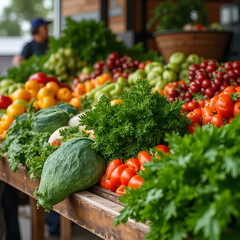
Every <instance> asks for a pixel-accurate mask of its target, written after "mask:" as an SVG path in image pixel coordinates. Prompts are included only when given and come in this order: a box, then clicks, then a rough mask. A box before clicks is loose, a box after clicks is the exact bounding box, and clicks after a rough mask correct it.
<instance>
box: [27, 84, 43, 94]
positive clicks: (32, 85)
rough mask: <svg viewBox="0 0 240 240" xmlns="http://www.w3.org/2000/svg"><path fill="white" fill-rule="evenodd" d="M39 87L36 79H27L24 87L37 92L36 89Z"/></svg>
mask: <svg viewBox="0 0 240 240" xmlns="http://www.w3.org/2000/svg"><path fill="white" fill-rule="evenodd" d="M40 88H41V86H40V84H39V83H38V82H36V81H27V82H26V83H25V89H26V90H34V91H36V92H38V90H39V89H40Z"/></svg>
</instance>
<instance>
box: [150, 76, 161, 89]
mask: <svg viewBox="0 0 240 240" xmlns="http://www.w3.org/2000/svg"><path fill="white" fill-rule="evenodd" d="M162 81H163V79H162V76H158V77H156V78H153V79H152V80H149V81H148V83H149V86H150V87H151V88H153V87H155V86H156V84H157V83H161V82H162Z"/></svg>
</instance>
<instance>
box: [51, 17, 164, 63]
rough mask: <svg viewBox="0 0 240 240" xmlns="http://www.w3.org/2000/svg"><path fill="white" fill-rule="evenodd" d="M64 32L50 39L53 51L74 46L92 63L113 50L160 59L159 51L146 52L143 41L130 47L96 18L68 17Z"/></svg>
mask: <svg viewBox="0 0 240 240" xmlns="http://www.w3.org/2000/svg"><path fill="white" fill-rule="evenodd" d="M63 33H64V34H63V37H61V38H59V39H54V38H51V39H50V42H49V46H50V51H51V52H57V51H58V49H59V48H61V47H63V48H72V49H74V51H75V54H76V56H78V57H79V58H80V59H81V60H84V61H87V62H88V63H92V64H93V63H94V62H96V61H98V60H104V59H106V57H107V55H108V54H109V53H111V52H118V53H119V54H120V55H124V54H129V55H130V56H131V57H133V58H136V59H138V60H140V61H144V60H149V59H152V60H156V59H159V54H158V53H157V52H154V51H150V52H148V53H146V54H145V53H144V48H143V45H142V44H141V43H140V44H137V45H136V46H134V47H133V48H129V47H127V45H126V44H125V43H124V42H123V41H118V40H117V37H116V35H115V34H114V33H113V32H112V31H111V30H110V28H108V27H107V26H106V25H105V23H104V22H97V21H95V20H82V21H80V22H76V21H74V20H73V19H71V18H69V17H68V18H66V28H65V30H64V31H63ZM149 57H150V58H149ZM161 60H163V59H162V58H161Z"/></svg>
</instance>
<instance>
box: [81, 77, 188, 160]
mask: <svg viewBox="0 0 240 240" xmlns="http://www.w3.org/2000/svg"><path fill="white" fill-rule="evenodd" d="M121 98H122V100H123V103H121V104H119V105H114V106H111V104H110V100H109V99H108V98H107V97H105V96H102V97H101V98H100V101H99V102H98V104H97V105H96V106H95V108H94V109H93V110H90V111H88V112H86V113H85V114H84V115H83V116H82V117H81V119H80V122H81V125H85V126H86V129H88V130H93V131H94V136H95V142H94V144H93V147H94V148H95V149H96V150H97V151H99V152H101V154H102V155H103V156H104V157H105V159H108V160H111V159H114V158H121V159H123V160H124V159H127V158H130V157H132V156H136V155H137V153H138V152H139V151H141V150H148V149H149V148H151V147H153V146H155V145H157V144H164V143H165V140H164V138H165V134H166V133H168V132H173V131H175V132H176V133H178V134H179V135H183V134H184V133H186V125H187V124H189V121H188V119H187V118H186V116H185V115H182V116H181V109H182V107H181V106H182V102H174V103H173V104H171V103H170V102H169V101H168V100H167V99H166V98H165V97H163V96H160V95H159V94H158V93H154V94H152V93H151V89H150V87H149V85H148V83H147V81H145V80H139V81H138V82H137V85H136V87H133V88H132V89H131V91H125V92H123V94H122V97H121Z"/></svg>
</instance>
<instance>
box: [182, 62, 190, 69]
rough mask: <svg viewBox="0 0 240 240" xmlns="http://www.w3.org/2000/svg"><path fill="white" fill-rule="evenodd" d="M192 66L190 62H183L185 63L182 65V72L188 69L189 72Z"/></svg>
mask: <svg viewBox="0 0 240 240" xmlns="http://www.w3.org/2000/svg"><path fill="white" fill-rule="evenodd" d="M190 65H191V64H190V63H189V62H187V61H185V62H183V63H182V64H181V69H182V70H183V69H187V70H188V68H189V66H190Z"/></svg>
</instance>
